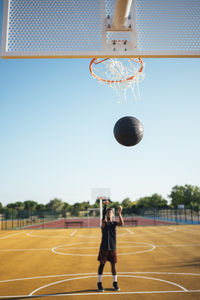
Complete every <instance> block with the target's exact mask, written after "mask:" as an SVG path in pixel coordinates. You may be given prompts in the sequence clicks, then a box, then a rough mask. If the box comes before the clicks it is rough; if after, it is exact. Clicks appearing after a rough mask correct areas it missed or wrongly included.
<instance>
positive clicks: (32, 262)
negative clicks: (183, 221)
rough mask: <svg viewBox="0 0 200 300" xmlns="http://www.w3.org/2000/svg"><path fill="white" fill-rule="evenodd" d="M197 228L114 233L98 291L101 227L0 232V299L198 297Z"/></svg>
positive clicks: (127, 229) (199, 242)
mask: <svg viewBox="0 0 200 300" xmlns="http://www.w3.org/2000/svg"><path fill="white" fill-rule="evenodd" d="M199 238H200V225H177V226H171V225H170V226H151V227H145V226H143V227H122V228H118V229H117V254H118V262H117V273H118V284H119V287H120V291H117V292H115V291H114V290H113V288H112V281H113V279H112V275H111V272H110V264H109V263H108V262H107V263H106V266H105V268H104V275H103V278H102V283H103V286H104V289H105V291H104V292H98V291H97V269H98V266H99V262H98V261H97V255H98V250H99V245H100V241H101V230H100V228H71V229H50V230H46V229H43V230H18V231H0V299H28V298H39V299H83V300H87V299H93V297H95V298H96V299H97V298H98V299H104V300H108V299H109V300H112V299H119V300H121V299H125V300H127V299H145V300H146V299H148V300H150V299H168V300H169V299H182V300H184V299H200V251H199V250H200V239H199Z"/></svg>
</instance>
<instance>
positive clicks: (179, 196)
mask: <svg viewBox="0 0 200 300" xmlns="http://www.w3.org/2000/svg"><path fill="white" fill-rule="evenodd" d="M169 198H170V199H171V205H172V206H173V207H175V208H177V207H178V205H179V204H184V205H185V207H187V208H188V207H191V206H199V205H200V188H199V187H198V186H192V185H189V184H186V185H184V186H178V185H176V186H174V187H173V188H172V191H171V193H170V195H169Z"/></svg>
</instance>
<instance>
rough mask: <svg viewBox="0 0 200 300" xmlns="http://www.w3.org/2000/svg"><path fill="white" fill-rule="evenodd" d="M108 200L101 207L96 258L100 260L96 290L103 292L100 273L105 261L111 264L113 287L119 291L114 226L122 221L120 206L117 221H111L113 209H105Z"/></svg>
mask: <svg viewBox="0 0 200 300" xmlns="http://www.w3.org/2000/svg"><path fill="white" fill-rule="evenodd" d="M107 204H108V201H105V202H104V209H103V219H102V226H101V230H102V241H101V245H100V250H99V255H98V260H99V262H100V265H99V268H98V284H97V286H98V291H99V292H103V291H104V289H103V286H102V282H101V280H102V274H103V269H104V266H105V263H106V261H109V262H110V264H111V271H112V275H113V288H114V290H115V291H119V287H118V284H117V272H116V262H117V252H116V226H123V225H124V221H123V218H122V215H121V212H122V206H120V207H119V209H118V215H119V222H115V221H113V216H114V213H113V210H112V208H108V209H107Z"/></svg>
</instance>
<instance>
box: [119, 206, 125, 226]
mask: <svg viewBox="0 0 200 300" xmlns="http://www.w3.org/2000/svg"><path fill="white" fill-rule="evenodd" d="M118 216H119V222H118V225H119V226H124V220H123V218H122V206H120V207H119V208H118Z"/></svg>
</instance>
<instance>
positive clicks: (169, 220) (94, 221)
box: [0, 208, 200, 230]
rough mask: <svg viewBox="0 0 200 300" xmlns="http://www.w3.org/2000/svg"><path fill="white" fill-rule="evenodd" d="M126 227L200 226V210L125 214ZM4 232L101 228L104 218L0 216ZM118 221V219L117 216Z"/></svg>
mask: <svg viewBox="0 0 200 300" xmlns="http://www.w3.org/2000/svg"><path fill="white" fill-rule="evenodd" d="M123 218H124V221H125V226H159V225H178V224H200V213H199V210H194V209H192V208H191V209H188V208H187V209H172V208H166V209H159V208H154V209H144V208H142V209H140V210H138V211H137V213H130V212H129V211H128V210H127V211H126V210H124V211H123ZM0 219H1V222H0V229H1V230H9V229H12V230H17V229H46V228H70V227H99V226H100V216H99V212H98V211H96V212H95V211H94V212H92V214H91V215H88V214H87V212H80V213H79V216H77V217H74V216H71V215H70V214H68V215H66V216H65V217H63V216H62V215H59V214H58V213H53V212H52V211H46V212H45V213H44V212H43V214H41V213H39V214H33V215H30V214H29V216H28V215H27V217H26V218H24V217H22V218H12V216H11V217H10V216H6V215H0ZM116 220H117V216H116Z"/></svg>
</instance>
